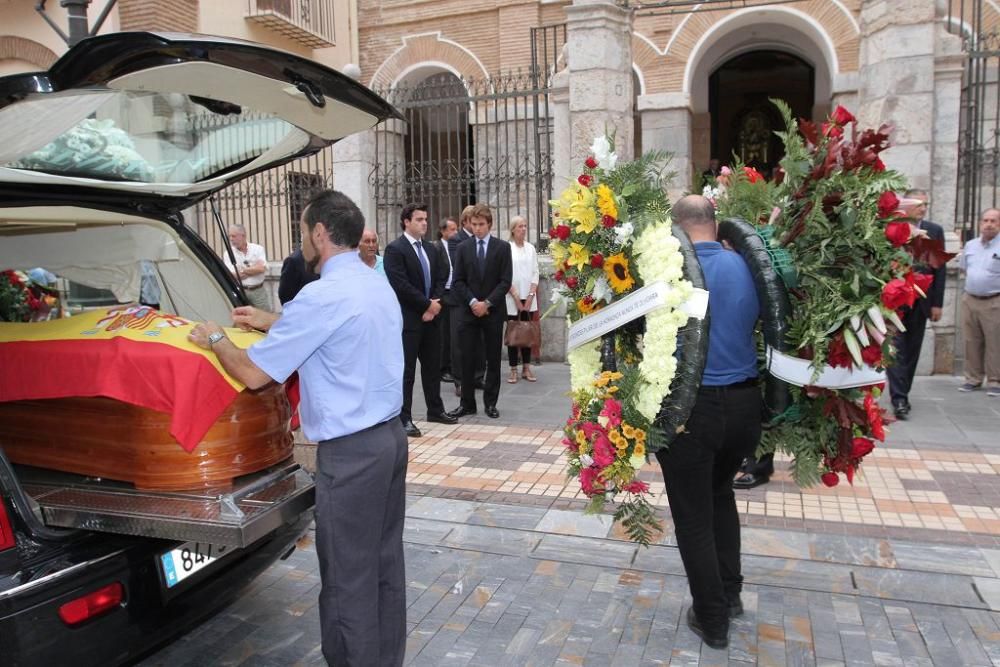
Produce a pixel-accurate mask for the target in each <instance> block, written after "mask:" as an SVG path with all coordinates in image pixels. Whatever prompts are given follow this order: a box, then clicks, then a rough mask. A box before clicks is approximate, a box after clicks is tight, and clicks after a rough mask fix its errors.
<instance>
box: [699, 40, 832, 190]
mask: <svg viewBox="0 0 1000 667" xmlns="http://www.w3.org/2000/svg"><path fill="white" fill-rule="evenodd" d="M815 78H816V73H815V70H814V68H813V67H812V65H810V64H809V63H807V62H806V61H805V60H803V59H801V58H799V57H798V56H795V55H792V54H790V53H786V52H783V51H775V50H759V51H750V52H747V53H743V54H740V55H738V56H736V57H734V58H731V59H729V60H727V61H726V62H724V63H723V64H722V65H720V66H719V67H718V68H717V69H716V70H715V71H713V72H712V74H711V76H710V77H709V84H708V106H709V113H710V114H711V119H712V126H711V155H712V157H716V158H719V160H721V161H722V163H723V164H729V163H731V162H734V161H736V160H738V161H740V162H743V163H744V164H747V165H749V166H752V167H754V168H755V169H757V170H758V171H760V172H761V173H763V174H765V175H767V174H768V173H769V172H770V170H771V169H773V168H774V167H776V166H777V165H778V161H779V160H780V159H781V158H782V156H783V155H784V153H783V149H782V144H781V140H780V139H779V138H778V137H777V136H775V134H774V131H775V130H782V129H784V127H783V122H782V119H781V114H780V113H778V110H777V108H776V107H775V106H774V105H773V104H771V103H770V102H769V99H770V98H778V99H781V100H783V101H784V102H785V103H787V104H788V106H790V107H791V109H792V114H793V115H794V116H795V117H797V118H811V117H812V111H813V104H814V101H815Z"/></svg>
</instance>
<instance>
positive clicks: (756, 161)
mask: <svg viewBox="0 0 1000 667" xmlns="http://www.w3.org/2000/svg"><path fill="white" fill-rule="evenodd" d="M739 128H740V129H739V135H738V140H739V144H738V145H739V155H740V160H742V161H743V164H746V165H750V166H763V165H765V164H767V162H768V154H769V153H770V146H771V121H770V119H768V117H767V114H765V113H764V112H763V111H750V112H748V113H747V114H746V115H744V116H743V118H742V119H741V120H740V124H739Z"/></svg>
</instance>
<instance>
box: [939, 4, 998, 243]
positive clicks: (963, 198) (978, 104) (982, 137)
mask: <svg viewBox="0 0 1000 667" xmlns="http://www.w3.org/2000/svg"><path fill="white" fill-rule="evenodd" d="M985 5H986V3H985V2H984V0H949V7H948V10H949V12H948V17H949V18H948V28H949V30H950V31H951V32H952V33H954V34H956V35H958V36H960V37H961V38H962V44H963V50H964V51H965V56H966V57H965V72H964V74H963V77H962V98H961V114H960V133H959V149H958V186H957V190H958V191H957V193H956V198H955V231H956V232H957V233H958V234H960V235H961V237H962V239H963V240H966V239H968V238H970V237H971V236H973V235H975V234H976V233H978V223H979V214H980V213H981V212H982V210H983V209H985V208H988V207H992V206H996V205H997V204H998V203H1000V202H998V200H997V193H998V189H1000V85H998V83H997V79H998V76H997V75H998V71H1000V29H998V26H997V24H996V22H995V20H994V21H988V20H987V17H986V15H985V12H986V11H987V7H986V6H985Z"/></svg>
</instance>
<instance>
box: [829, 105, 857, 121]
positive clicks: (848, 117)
mask: <svg viewBox="0 0 1000 667" xmlns="http://www.w3.org/2000/svg"><path fill="white" fill-rule="evenodd" d="M832 120H833V122H834V123H836V124H837V125H847V124H848V123H853V122H855V121H856V120H857V118H855V117H854V115H853V114H852V113H851V112H850V111H848V110H847V109H845V108H844V107H842V106H840V105H838V106H837V108H836V109H834V110H833V117H832Z"/></svg>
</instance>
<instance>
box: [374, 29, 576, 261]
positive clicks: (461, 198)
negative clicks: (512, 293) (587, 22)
mask: <svg viewBox="0 0 1000 667" xmlns="http://www.w3.org/2000/svg"><path fill="white" fill-rule="evenodd" d="M565 41H566V26H565V25H556V26H545V27H540V28H533V29H532V65H531V67H530V68H529V69H528V70H527V71H518V72H508V73H505V74H497V75H494V76H490V77H487V78H483V79H460V78H459V77H457V76H455V75H454V74H451V73H450V72H443V73H438V74H433V75H431V76H429V77H427V78H425V79H423V80H420V81H416V82H414V83H412V84H407V83H404V84H401V85H397V86H394V87H393V88H391V89H388V90H376V92H377V93H379V94H380V95H382V96H383V97H385V98H386V99H387V100H388V101H389V102H391V103H392V104H393V105H395V107H396V108H397V109H398V110H399V111H400V112H401V113H402V115H403V116H404V118H405V119H406V121H405V122H401V121H388V122H386V123H383V124H381V125H380V126H378V128H376V133H375V136H376V140H375V145H376V156H375V167H374V169H373V170H372V173H371V176H370V183H371V185H372V188H373V190H374V196H375V204H376V228H377V230H378V232H379V235H380V237H381V238H382V242H383V244H384V243H387V242H388V241H390V240H392V239H393V238H395V237H396V236H398V235H399V234H400V229H399V212H400V210H401V209H402V207H403V206H404V205H405V204H406V203H407V202H422V203H425V204H427V205H428V207H429V209H430V211H429V214H430V218H431V220H432V223H433V225H434V228H435V229H436V223H437V221H439V220H441V219H443V218H445V217H449V216H450V217H454V218H456V219H457V218H458V216H459V215H460V213H461V211H462V209H463V208H464V207H465V206H467V205H469V204H472V203H475V202H484V203H487V204H489V205H490V206H491V207H492V208H493V210H494V228H495V229H496V232H497V234H499V235H501V236H502V237H506V234H507V230H508V228H509V224H510V220H511V218H513V217H514V216H516V215H523V216H525V217H526V218H527V219H528V234H529V239H530V240H531V241H532V242H534V243H536V244H537V243H538V241H539V240H544V238H545V232H546V230H547V229H548V200H549V198H550V196H551V191H552V113H551V111H552V110H551V107H550V104H549V95H548V91H549V85H550V81H551V77H552V74H553V73H554V71H555V65H556V62H557V60H558V56H559V53H560V51H561V49H562V46H563V44H564V43H565Z"/></svg>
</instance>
